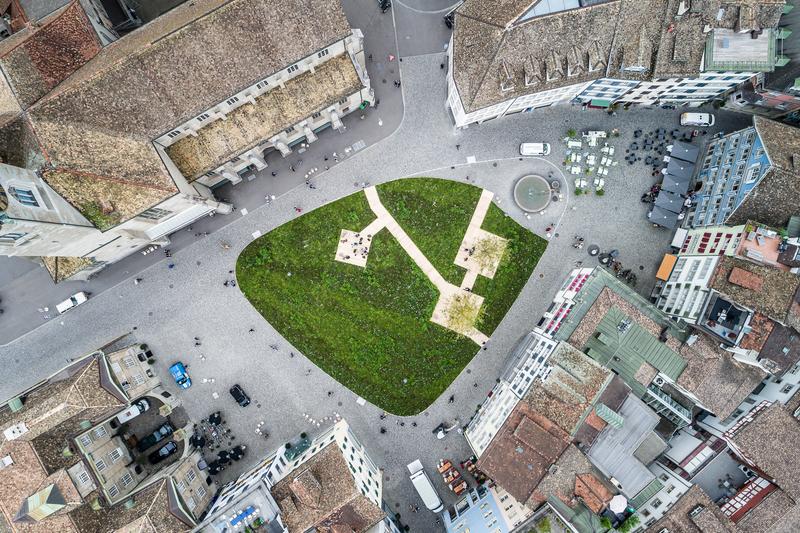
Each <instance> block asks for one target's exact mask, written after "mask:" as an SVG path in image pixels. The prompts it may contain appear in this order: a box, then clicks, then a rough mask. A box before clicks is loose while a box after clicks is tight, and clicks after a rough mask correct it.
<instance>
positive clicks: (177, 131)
mask: <svg viewBox="0 0 800 533" xmlns="http://www.w3.org/2000/svg"><path fill="white" fill-rule="evenodd" d="M180 134H181V131H180V130H175V131H171V132H169V133H167V137H169V138H170V139H174V138H175V137H177V136H178V135H180Z"/></svg>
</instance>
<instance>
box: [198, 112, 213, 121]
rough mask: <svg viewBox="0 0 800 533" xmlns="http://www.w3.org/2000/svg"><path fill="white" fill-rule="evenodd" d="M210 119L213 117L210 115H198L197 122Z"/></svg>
mask: <svg viewBox="0 0 800 533" xmlns="http://www.w3.org/2000/svg"><path fill="white" fill-rule="evenodd" d="M209 118H211V115H209V114H208V113H203V114H200V115H197V122H203V121H204V120H208V119H209Z"/></svg>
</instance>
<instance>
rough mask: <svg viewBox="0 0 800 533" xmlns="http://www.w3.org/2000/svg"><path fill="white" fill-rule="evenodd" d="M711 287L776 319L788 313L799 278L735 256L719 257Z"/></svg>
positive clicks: (784, 319) (780, 318) (783, 319)
mask: <svg viewBox="0 0 800 533" xmlns="http://www.w3.org/2000/svg"><path fill="white" fill-rule="evenodd" d="M710 287H711V288H712V289H715V290H717V291H719V292H721V293H723V294H725V295H727V296H729V297H730V298H732V299H733V300H734V301H735V302H737V303H739V304H741V305H744V306H746V307H749V308H750V309H753V310H754V311H759V312H761V313H763V314H765V315H767V316H769V317H770V318H772V319H774V320H777V321H779V322H783V323H787V322H790V321H789V320H788V319H789V315H790V312H791V311H792V310H791V308H792V304H793V302H794V299H795V294H796V292H797V289H798V287H800V277H798V276H796V275H794V274H791V273H789V272H784V271H783V270H778V269H775V268H770V267H765V266H761V265H757V264H755V263H751V262H749V261H746V260H744V259H740V258H734V257H721V258H720V261H719V263H718V264H717V270H716V271H715V273H714V276H713V278H712V280H711V284H710Z"/></svg>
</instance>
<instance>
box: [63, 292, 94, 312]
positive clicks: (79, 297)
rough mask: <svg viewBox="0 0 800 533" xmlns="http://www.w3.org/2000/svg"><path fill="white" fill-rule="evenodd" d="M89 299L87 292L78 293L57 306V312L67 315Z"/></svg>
mask: <svg viewBox="0 0 800 533" xmlns="http://www.w3.org/2000/svg"><path fill="white" fill-rule="evenodd" d="M88 299H89V296H88V295H87V294H86V293H85V292H83V291H81V292H76V293H75V294H73V295H72V296H70V297H69V298H67V299H66V300H64V301H63V302H61V303H60V304H58V305H56V311H58V312H59V314H62V313H66V312H67V311H69V310H70V309H72V308H73V307H78V306H79V305H81V304H82V303H84V302H85V301H87V300H88Z"/></svg>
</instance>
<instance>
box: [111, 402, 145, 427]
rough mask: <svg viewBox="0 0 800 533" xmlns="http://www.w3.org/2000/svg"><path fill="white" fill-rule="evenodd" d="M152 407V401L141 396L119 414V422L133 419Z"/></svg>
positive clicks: (122, 422)
mask: <svg viewBox="0 0 800 533" xmlns="http://www.w3.org/2000/svg"><path fill="white" fill-rule="evenodd" d="M148 409H150V402H149V401H148V399H147V398H140V399H138V400H136V401H135V402H133V404H131V406H130V407H128V408H127V409H126V410H124V411H123V412H121V413H120V414H118V415H117V418H116V420H117V423H119V424H124V423H125V422H127V421H129V420H133V419H134V418H136V417H137V416H139V415H140V414H142V413H144V412H145V411H147V410H148Z"/></svg>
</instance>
